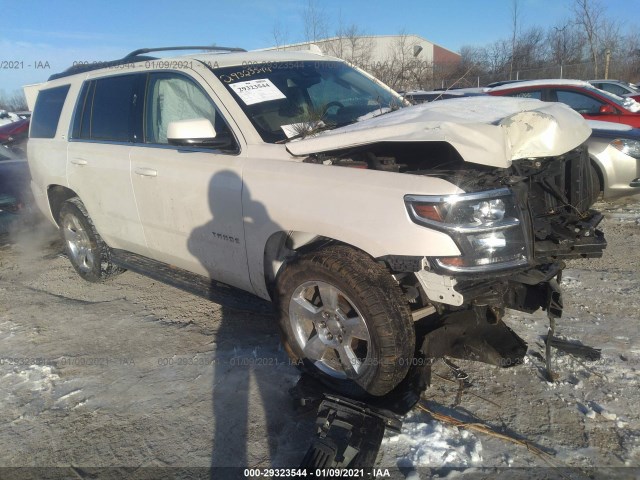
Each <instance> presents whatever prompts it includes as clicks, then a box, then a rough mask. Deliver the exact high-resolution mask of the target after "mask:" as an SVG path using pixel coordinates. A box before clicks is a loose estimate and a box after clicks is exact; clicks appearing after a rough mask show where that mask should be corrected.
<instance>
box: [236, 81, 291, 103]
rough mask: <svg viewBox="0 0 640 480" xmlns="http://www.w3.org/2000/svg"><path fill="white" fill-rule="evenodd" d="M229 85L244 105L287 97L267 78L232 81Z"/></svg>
mask: <svg viewBox="0 0 640 480" xmlns="http://www.w3.org/2000/svg"><path fill="white" fill-rule="evenodd" d="M229 86H230V87H231V88H233V91H234V92H236V93H237V94H238V96H239V97H240V98H241V99H242V101H243V102H244V103H245V104H246V105H253V104H254V103H262V102H268V101H269V100H279V99H281V98H287V97H285V96H284V93H282V92H281V91H280V90H278V87H276V86H275V85H274V84H273V83H271V80H269V79H268V78H261V79H259V80H249V81H247V82H237V83H232V84H231V85H229Z"/></svg>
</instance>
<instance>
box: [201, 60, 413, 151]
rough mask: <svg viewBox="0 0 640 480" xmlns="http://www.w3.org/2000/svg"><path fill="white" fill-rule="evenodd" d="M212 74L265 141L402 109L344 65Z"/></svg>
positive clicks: (272, 66) (281, 65)
mask: <svg viewBox="0 0 640 480" xmlns="http://www.w3.org/2000/svg"><path fill="white" fill-rule="evenodd" d="M213 72H214V73H215V74H216V76H217V77H218V78H219V79H220V81H221V82H222V83H223V84H224V85H225V86H226V87H227V89H228V90H229V92H231V94H232V95H233V96H234V98H235V99H236V101H237V102H238V104H239V105H240V107H241V108H242V109H243V110H244V112H245V113H246V115H247V117H249V120H251V122H252V123H253V125H254V126H255V128H256V130H257V131H258V133H259V134H260V136H261V137H262V139H263V140H264V141H265V142H269V143H275V142H280V141H284V140H286V139H289V138H295V137H304V136H307V135H310V134H313V133H315V132H318V131H320V130H323V129H327V128H335V127H339V126H342V125H348V124H350V123H354V122H356V121H358V120H361V119H362V118H361V117H365V116H366V117H365V118H367V117H370V116H375V115H377V114H383V113H386V112H388V111H390V110H395V109H397V108H399V107H401V106H403V104H402V100H401V99H400V97H399V96H398V95H397V94H395V93H393V92H392V91H390V90H388V89H387V88H385V87H383V86H382V85H380V84H378V83H377V82H376V81H375V80H372V79H371V78H369V77H367V76H366V75H363V74H362V73H360V72H358V71H357V70H356V69H354V68H351V67H349V66H348V65H347V64H345V63H343V62H337V61H315V62H309V61H305V62H274V63H268V64H260V65H251V66H236V67H225V68H216V69H213Z"/></svg>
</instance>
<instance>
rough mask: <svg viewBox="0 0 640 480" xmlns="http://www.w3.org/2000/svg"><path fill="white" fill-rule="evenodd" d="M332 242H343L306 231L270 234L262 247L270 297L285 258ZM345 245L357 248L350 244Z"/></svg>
mask: <svg viewBox="0 0 640 480" xmlns="http://www.w3.org/2000/svg"><path fill="white" fill-rule="evenodd" d="M332 244H344V243H343V242H340V241H338V240H335V239H333V238H329V237H323V236H321V235H317V234H315V233H308V232H296V231H288V232H276V233H274V234H272V235H271V236H270V237H269V239H268V240H267V243H266V244H265V247H264V280H265V284H266V285H267V291H268V292H269V295H270V296H271V298H273V288H274V286H275V281H276V277H277V276H278V272H280V268H281V267H282V265H284V263H285V262H286V261H287V260H289V259H291V258H293V257H295V256H296V255H298V254H301V253H307V252H312V251H314V250H317V249H319V248H322V247H326V246H328V245H332ZM344 245H347V244H344ZM347 246H349V247H351V248H353V249H355V250H359V249H358V248H356V247H353V246H352V245H347ZM365 253H366V252H365Z"/></svg>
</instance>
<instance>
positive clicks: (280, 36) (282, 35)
mask: <svg viewBox="0 0 640 480" xmlns="http://www.w3.org/2000/svg"><path fill="white" fill-rule="evenodd" d="M271 36H272V37H273V42H274V46H275V47H276V48H277V49H278V50H280V47H282V46H284V45H286V44H287V39H288V35H287V30H286V28H284V27H283V25H282V24H281V23H280V21H279V20H278V21H276V23H274V24H273V27H272V29H271Z"/></svg>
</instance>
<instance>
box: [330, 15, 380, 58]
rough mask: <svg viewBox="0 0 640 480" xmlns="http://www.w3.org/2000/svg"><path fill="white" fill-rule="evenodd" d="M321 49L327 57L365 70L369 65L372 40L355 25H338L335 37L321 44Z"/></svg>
mask: <svg viewBox="0 0 640 480" xmlns="http://www.w3.org/2000/svg"><path fill="white" fill-rule="evenodd" d="M322 47H323V50H324V51H325V52H326V53H328V54H329V55H332V56H334V57H338V58H341V59H343V60H346V61H347V62H349V63H351V64H352V65H356V66H357V67H360V68H364V69H367V68H369V65H370V63H371V54H372V51H373V40H372V38H371V37H369V36H367V35H365V33H364V32H363V31H362V30H361V29H360V27H358V26H357V25H356V24H351V25H347V26H345V25H343V24H342V23H340V24H339V25H338V28H337V30H336V33H335V36H334V37H333V38H332V39H330V40H328V41H326V42H323V43H322Z"/></svg>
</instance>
